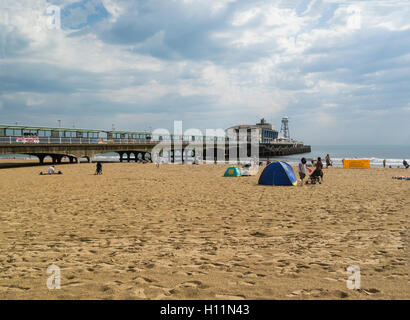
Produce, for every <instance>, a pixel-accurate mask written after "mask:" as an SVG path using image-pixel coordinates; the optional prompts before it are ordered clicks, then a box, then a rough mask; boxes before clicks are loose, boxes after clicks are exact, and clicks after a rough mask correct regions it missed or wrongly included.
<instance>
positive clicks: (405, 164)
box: [403, 160, 409, 169]
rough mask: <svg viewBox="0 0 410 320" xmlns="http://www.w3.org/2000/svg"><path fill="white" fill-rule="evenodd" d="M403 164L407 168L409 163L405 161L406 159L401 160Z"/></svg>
mask: <svg viewBox="0 0 410 320" xmlns="http://www.w3.org/2000/svg"><path fill="white" fill-rule="evenodd" d="M403 166H404V167H405V168H406V169H408V168H409V164H408V163H407V161H406V160H403Z"/></svg>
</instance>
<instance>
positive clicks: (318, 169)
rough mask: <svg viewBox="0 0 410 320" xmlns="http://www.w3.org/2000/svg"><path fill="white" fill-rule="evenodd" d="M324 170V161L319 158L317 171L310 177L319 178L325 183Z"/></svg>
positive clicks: (316, 165)
mask: <svg viewBox="0 0 410 320" xmlns="http://www.w3.org/2000/svg"><path fill="white" fill-rule="evenodd" d="M322 169H323V163H322V159H321V158H320V157H319V158H317V161H316V163H315V171H313V173H312V174H311V175H310V178H315V177H317V178H318V179H319V177H320V180H321V181H322V182H323V170H322ZM320 180H319V183H320Z"/></svg>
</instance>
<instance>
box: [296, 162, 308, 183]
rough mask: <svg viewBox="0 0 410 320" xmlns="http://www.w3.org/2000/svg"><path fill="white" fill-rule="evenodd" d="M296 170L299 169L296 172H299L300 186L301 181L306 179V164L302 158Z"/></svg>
mask: <svg viewBox="0 0 410 320" xmlns="http://www.w3.org/2000/svg"><path fill="white" fill-rule="evenodd" d="M298 169H299V170H298V171H299V177H300V180H301V181H302V184H303V179H305V177H306V170H307V163H306V159H305V158H302V159H301V160H300V163H299V166H298Z"/></svg>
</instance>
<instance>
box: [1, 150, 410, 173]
mask: <svg viewBox="0 0 410 320" xmlns="http://www.w3.org/2000/svg"><path fill="white" fill-rule="evenodd" d="M327 154H329V155H330V158H331V161H332V163H333V166H334V167H342V159H370V167H372V168H381V167H383V160H384V159H385V160H386V166H387V167H389V166H391V167H392V168H397V167H403V160H404V159H406V160H407V162H409V163H410V145H313V146H312V151H311V152H310V153H303V154H295V155H288V156H283V157H271V158H269V160H270V161H273V160H279V161H285V162H287V163H289V164H291V165H297V164H298V163H299V162H300V159H301V158H302V157H304V158H306V159H307V160H308V162H310V160H311V159H317V157H321V158H322V159H324V158H325V156H326V155H327ZM0 158H1V159H37V158H36V157H34V156H28V155H3V156H0ZM119 159H120V158H119V155H118V154H117V153H106V154H100V155H97V156H95V157H94V159H93V160H94V161H104V162H106V161H107V162H108V161H109V162H119ZM188 160H189V159H188ZM267 160H268V159H267V158H260V161H262V162H263V161H267ZM222 163H223V162H221V164H222Z"/></svg>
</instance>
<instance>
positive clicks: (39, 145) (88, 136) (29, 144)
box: [0, 119, 311, 163]
mask: <svg viewBox="0 0 410 320" xmlns="http://www.w3.org/2000/svg"><path fill="white" fill-rule="evenodd" d="M222 132H223V130H222ZM286 132H287V134H286V135H284V136H282V135H281V134H280V133H279V132H278V131H277V130H275V128H274V126H273V125H272V124H270V123H268V122H266V121H265V119H261V121H260V122H259V123H256V124H255V125H239V126H234V127H231V128H228V129H226V133H227V134H225V135H224V134H222V135H211V136H205V135H195V136H194V135H185V134H154V133H152V132H134V131H117V130H115V129H114V128H113V129H112V130H108V131H107V130H95V129H79V128H61V127H60V126H59V127H58V128H49V127H32V126H21V125H0V155H6V154H27V155H31V156H37V157H38V158H39V161H40V163H43V162H44V160H45V159H46V158H51V160H52V162H53V163H61V162H62V160H63V159H64V158H65V159H68V161H69V162H71V163H74V162H80V159H81V158H85V159H87V161H88V162H90V161H92V159H93V157H94V156H96V155H98V154H103V153H109V152H115V153H117V154H118V155H119V156H120V161H121V162H122V161H128V162H130V161H140V160H145V159H151V157H152V155H156V153H157V151H156V150H157V146H158V145H159V144H161V145H165V146H166V147H164V148H163V149H162V150H163V151H160V152H161V153H162V154H164V151H165V153H166V154H168V156H169V158H170V159H171V160H170V161H171V162H175V161H185V160H186V159H189V157H191V158H192V157H195V158H197V159H203V160H207V161H213V160H214V158H215V155H218V156H219V155H221V156H222V158H223V157H225V160H226V159H229V160H231V159H230V157H231V152H232V151H235V149H236V151H235V152H232V153H233V154H236V156H234V158H236V159H237V160H238V161H240V160H241V159H244V158H246V157H249V156H251V154H253V151H254V150H255V149H256V148H257V145H256V148H255V141H257V142H258V145H259V157H274V156H285V155H291V154H298V153H307V152H310V151H311V148H310V146H306V145H304V144H303V142H301V141H296V140H291V139H290V137H289V127H288V126H287V129H286ZM192 147H194V149H192ZM253 148H255V149H253ZM256 150H257V149H256ZM241 151H245V152H241ZM153 153H154V154H153Z"/></svg>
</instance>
